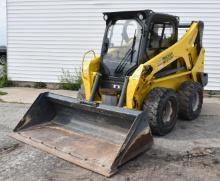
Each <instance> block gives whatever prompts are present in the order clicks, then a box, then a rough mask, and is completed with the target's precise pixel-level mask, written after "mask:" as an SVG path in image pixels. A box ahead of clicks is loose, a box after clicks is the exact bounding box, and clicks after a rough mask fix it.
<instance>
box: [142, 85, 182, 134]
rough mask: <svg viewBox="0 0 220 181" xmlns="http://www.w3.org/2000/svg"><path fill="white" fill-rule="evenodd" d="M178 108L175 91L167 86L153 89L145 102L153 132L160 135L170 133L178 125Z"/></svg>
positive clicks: (144, 107) (145, 109) (144, 108)
mask: <svg viewBox="0 0 220 181" xmlns="http://www.w3.org/2000/svg"><path fill="white" fill-rule="evenodd" d="M178 108H179V105H178V98H177V95H176V92H175V91H173V90H171V89H166V88H154V89H152V90H151V91H150V93H149V94H148V96H147V97H146V98H145V100H144V103H143V110H144V111H146V112H147V113H148V117H149V124H150V127H151V131H152V133H153V134H155V135H160V136H163V135H166V134H167V133H169V132H170V131H171V130H172V129H173V128H174V126H175V125H176V121H177V115H178Z"/></svg>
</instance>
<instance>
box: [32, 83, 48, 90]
mask: <svg viewBox="0 0 220 181" xmlns="http://www.w3.org/2000/svg"><path fill="white" fill-rule="evenodd" d="M46 87H47V84H45V83H44V82H36V83H35V84H34V88H37V89H43V88H46Z"/></svg>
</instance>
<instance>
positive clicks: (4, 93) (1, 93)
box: [0, 91, 8, 96]
mask: <svg viewBox="0 0 220 181" xmlns="http://www.w3.org/2000/svg"><path fill="white" fill-rule="evenodd" d="M6 94H8V93H7V92H2V91H0V96H3V95H6Z"/></svg>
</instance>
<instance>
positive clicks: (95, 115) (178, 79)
mask: <svg viewBox="0 0 220 181" xmlns="http://www.w3.org/2000/svg"><path fill="white" fill-rule="evenodd" d="M103 14H104V16H103V17H104V20H105V21H106V30H105V34H104V38H103V43H102V49H101V55H100V56H96V55H95V53H94V51H89V52H86V53H85V54H84V58H83V63H82V70H81V77H82V81H83V84H82V86H81V89H80V90H79V93H78V99H74V98H70V97H65V96H61V95H56V94H52V93H49V92H46V93H43V94H40V95H39V97H38V98H37V99H36V100H35V102H34V103H33V105H32V106H31V107H30V109H29V110H28V111H27V113H26V114H25V115H24V117H23V118H22V119H21V121H20V122H19V123H18V125H17V126H16V127H15V129H14V133H13V134H12V136H13V137H14V138H16V139H18V140H20V141H22V142H25V143H27V144H30V145H32V146H34V147H37V148H39V149H41V150H44V151H46V152H49V153H51V154H54V155H56V156H58V157H60V158H63V159H65V160H68V161H70V162H72V163H75V164H77V165H79V166H82V167H84V168H87V169H90V170H92V171H95V172H97V173H100V174H103V175H105V176H111V175H112V174H114V173H115V172H116V171H117V170H118V168H119V166H121V165H122V164H124V163H126V162H127V161H129V160H131V159H132V158H134V157H136V156H137V155H139V154H140V153H143V152H144V151H146V150H147V149H149V148H150V147H151V145H152V143H153V139H152V135H151V132H152V133H153V134H156V135H160V136H162V135H165V134H168V133H169V132H170V131H171V130H172V129H173V128H174V126H175V124H176V121H177V116H179V117H180V118H181V119H185V120H194V119H195V118H197V117H198V116H199V114H200V111H201V108H202V103H203V87H204V86H205V85H206V84H207V82H208V75H207V74H206V73H204V70H203V68H204V52H205V51H204V49H203V47H202V35H203V26H204V25H203V22H202V21H193V22H191V23H190V24H179V18H178V17H176V16H172V15H168V14H161V13H155V12H153V11H151V10H142V11H124V12H110V13H103ZM184 28H185V29H187V31H186V32H185V34H184V35H183V36H182V37H181V38H180V39H179V38H178V35H179V33H178V31H179V30H180V29H184ZM91 52H92V53H94V58H92V59H91V60H90V61H84V59H85V57H86V55H87V54H88V53H91Z"/></svg>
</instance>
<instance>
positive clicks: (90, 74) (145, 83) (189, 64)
mask: <svg viewBox="0 0 220 181" xmlns="http://www.w3.org/2000/svg"><path fill="white" fill-rule="evenodd" d="M197 34H198V23H197V22H193V23H192V25H191V26H190V28H189V29H188V30H187V32H186V33H185V34H184V35H183V37H182V38H181V39H180V40H179V41H178V42H176V43H175V44H174V45H172V46H170V47H169V48H167V49H166V50H164V51H163V52H161V53H159V54H158V55H156V56H155V57H153V58H152V59H150V60H148V61H146V63H144V64H141V65H139V67H138V68H137V69H136V70H135V72H134V73H133V74H132V75H131V76H130V77H129V83H128V86H127V94H126V105H125V107H127V108H130V109H141V108H142V103H143V100H144V98H145V97H146V96H147V94H148V93H149V92H150V90H152V89H153V88H154V87H165V88H171V89H173V90H178V88H179V86H180V85H181V84H182V83H183V82H184V81H186V80H191V79H192V80H194V81H197V77H196V74H197V72H203V68H204V52H205V51H204V49H203V48H202V49H201V51H200V52H199V55H197V50H196V48H195V47H194V46H193V44H194V42H195V39H196V36H197ZM189 55H190V56H189ZM190 57H191V58H190ZM180 59H181V61H182V62H184V63H185V69H184V70H180V71H178V72H176V73H175V74H172V75H168V76H165V77H162V78H155V74H156V73H157V72H158V71H160V70H161V69H163V68H165V67H166V66H168V65H170V64H171V63H172V62H174V61H177V66H180V61H179V60H180ZM190 59H191V60H190ZM99 64H100V58H99V57H98V58H96V57H94V59H93V60H91V61H89V62H86V63H85V64H84V65H83V69H84V70H83V72H82V79H83V84H84V87H85V94H86V100H88V99H89V97H90V93H91V88H92V84H93V81H94V77H95V75H96V72H98V71H99ZM145 66H151V67H152V72H151V73H150V74H149V75H147V76H143V75H142V73H143V70H144V67H145ZM96 101H99V100H98V99H96Z"/></svg>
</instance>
